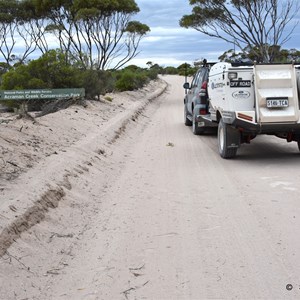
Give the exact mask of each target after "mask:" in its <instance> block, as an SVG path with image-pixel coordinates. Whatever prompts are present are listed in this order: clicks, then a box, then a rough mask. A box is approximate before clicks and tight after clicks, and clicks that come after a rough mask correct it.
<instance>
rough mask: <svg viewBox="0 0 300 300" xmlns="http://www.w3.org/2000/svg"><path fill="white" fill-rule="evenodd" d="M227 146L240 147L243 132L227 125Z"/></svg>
mask: <svg viewBox="0 0 300 300" xmlns="http://www.w3.org/2000/svg"><path fill="white" fill-rule="evenodd" d="M226 137H227V143H226V144H227V148H239V147H240V146H241V134H240V132H239V130H238V129H236V128H234V127H231V126H230V125H228V126H226Z"/></svg>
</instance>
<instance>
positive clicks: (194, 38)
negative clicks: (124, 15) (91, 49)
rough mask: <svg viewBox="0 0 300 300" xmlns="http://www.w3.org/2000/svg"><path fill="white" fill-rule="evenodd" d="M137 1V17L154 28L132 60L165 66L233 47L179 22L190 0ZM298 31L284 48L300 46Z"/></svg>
mask: <svg viewBox="0 0 300 300" xmlns="http://www.w3.org/2000/svg"><path fill="white" fill-rule="evenodd" d="M135 1H136V3H137V5H138V6H139V8H140V13H138V14H137V15H135V16H134V18H133V19H135V20H138V21H140V22H142V23H145V24H147V25H148V26H149V27H150V28H151V32H150V33H149V34H148V35H147V36H146V37H145V38H144V39H143V40H142V41H141V44H140V47H139V50H140V54H139V55H138V56H137V57H136V58H135V59H134V60H132V61H131V62H130V64H136V65H139V66H141V67H146V63H147V62H148V61H151V62H153V63H157V64H159V65H161V66H171V65H173V66H178V65H180V64H181V63H184V62H188V63H193V62H194V61H195V60H199V59H203V58H206V59H207V60H208V61H216V60H217V58H218V57H219V56H220V55H221V54H223V53H224V52H225V51H227V50H229V49H232V45H231V44H228V43H226V42H223V41H222V40H218V39H214V38H210V37H208V36H205V35H203V34H201V33H200V32H198V31H196V30H194V29H185V28H182V27H180V26H179V20H180V18H181V17H182V16H183V15H185V14H190V13H191V10H192V7H191V6H190V5H189V1H188V0H135ZM298 28H299V27H298ZM296 31H297V30H296ZM296 31H295V34H294V36H293V38H292V39H291V41H289V42H288V43H287V44H285V45H284V48H286V49H290V48H297V49H300V42H299V37H300V36H299V35H298V34H297V32H296ZM298 31H299V29H298Z"/></svg>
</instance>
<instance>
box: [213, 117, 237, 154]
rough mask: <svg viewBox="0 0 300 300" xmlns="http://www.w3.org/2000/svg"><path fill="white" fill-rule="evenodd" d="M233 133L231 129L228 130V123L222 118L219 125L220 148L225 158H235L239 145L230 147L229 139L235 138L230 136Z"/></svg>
mask: <svg viewBox="0 0 300 300" xmlns="http://www.w3.org/2000/svg"><path fill="white" fill-rule="evenodd" d="M231 134H232V133H231V131H230V130H228V124H226V123H224V122H223V119H221V120H220V122H219V126H218V148H219V153H220V155H221V157H223V158H233V157H235V156H236V152H237V147H233V148H228V146H229V145H228V140H231V139H232V138H233V137H232V136H230V135H231Z"/></svg>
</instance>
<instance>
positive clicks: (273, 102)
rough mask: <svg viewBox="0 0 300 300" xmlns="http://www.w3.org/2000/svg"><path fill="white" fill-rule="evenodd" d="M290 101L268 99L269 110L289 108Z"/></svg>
mask: <svg viewBox="0 0 300 300" xmlns="http://www.w3.org/2000/svg"><path fill="white" fill-rule="evenodd" d="M288 106H289V100H288V99H278V98H277V99H267V107H268V108H278V107H279V108H280V107H288Z"/></svg>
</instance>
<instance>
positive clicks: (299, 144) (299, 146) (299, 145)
mask: <svg viewBox="0 0 300 300" xmlns="http://www.w3.org/2000/svg"><path fill="white" fill-rule="evenodd" d="M297 144H298V149H299V151H300V141H298V142H297Z"/></svg>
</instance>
